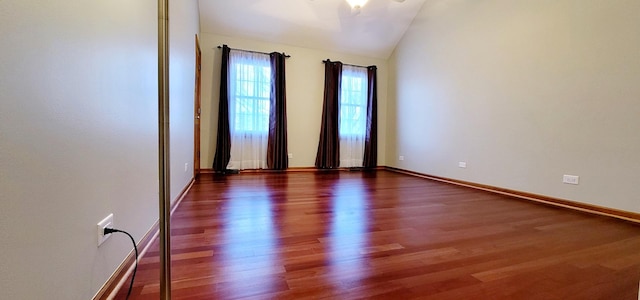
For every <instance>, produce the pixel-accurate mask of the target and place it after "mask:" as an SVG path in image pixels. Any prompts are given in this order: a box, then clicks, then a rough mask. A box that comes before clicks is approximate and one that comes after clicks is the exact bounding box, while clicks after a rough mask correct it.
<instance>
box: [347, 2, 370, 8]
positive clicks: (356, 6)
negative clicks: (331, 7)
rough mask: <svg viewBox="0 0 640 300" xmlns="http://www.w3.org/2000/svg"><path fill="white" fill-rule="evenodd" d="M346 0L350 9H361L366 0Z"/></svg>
mask: <svg viewBox="0 0 640 300" xmlns="http://www.w3.org/2000/svg"><path fill="white" fill-rule="evenodd" d="M347 2H348V3H349V5H351V8H352V9H361V8H362V7H363V6H364V5H365V4H366V3H367V0H347Z"/></svg>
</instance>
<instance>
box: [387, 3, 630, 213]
mask: <svg viewBox="0 0 640 300" xmlns="http://www.w3.org/2000/svg"><path fill="white" fill-rule="evenodd" d="M638 16H640V1H624V0H613V1H611V0H597V1H581V0H562V1H557V0H543V1H507V0H488V1H461V0H460V1H444V0H438V1H430V2H428V3H427V4H425V6H424V7H423V8H422V10H421V12H420V13H419V14H418V16H417V17H416V19H415V20H414V22H413V24H412V26H411V27H410V29H409V31H408V32H407V34H406V35H405V37H404V38H403V40H402V41H401V42H400V44H399V46H398V47H397V48H396V51H395V53H394V55H393V57H392V58H391V59H390V61H391V63H390V64H392V65H393V64H397V65H396V66H395V69H396V71H394V73H393V74H391V75H390V78H391V81H392V83H390V91H391V93H390V103H391V104H392V105H391V107H390V111H396V110H397V112H396V113H394V114H393V116H394V118H390V120H391V119H393V122H390V126H391V127H390V128H389V130H390V133H389V135H393V134H394V133H395V134H396V135H397V137H396V139H397V142H393V143H389V144H388V145H389V149H388V153H389V154H388V157H387V158H388V161H387V162H388V163H389V164H390V165H393V166H397V167H400V168H404V169H410V170H414V171H418V172H422V173H427V174H432V175H438V176H444V177H449V178H455V179H460V180H466V181H472V182H476V183H482V184H488V185H493V186H498V187H503V188H509V189H514V190H519V191H526V192H531V193H536V194H542V195H547V196H552V197H559V198H564V199H569V200H574V201H579V202H583V203H588V204H592V205H599V206H604V207H609V208H615V209H621V210H625V211H631V212H640V199H639V196H638V195H640V185H638V183H637V178H638V175H637V174H638V173H640V160H638V153H640V135H639V134H638V128H640V118H638V116H640V102H638V101H639V100H640V84H638V83H639V82H640V58H639V57H640V56H639V55H638V54H639V53H640V18H638ZM396 116H397V117H396ZM398 155H404V156H405V160H404V161H398V160H397V156H398ZM459 161H466V162H467V164H468V168H466V169H461V168H458V166H457V164H458V162H459ZM563 174H573V175H579V176H580V185H578V186H574V185H566V184H562V182H561V180H562V175H563Z"/></svg>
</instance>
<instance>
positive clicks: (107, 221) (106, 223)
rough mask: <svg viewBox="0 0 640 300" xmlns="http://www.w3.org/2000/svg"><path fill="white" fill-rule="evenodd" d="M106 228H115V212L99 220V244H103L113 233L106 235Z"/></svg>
mask: <svg viewBox="0 0 640 300" xmlns="http://www.w3.org/2000/svg"><path fill="white" fill-rule="evenodd" d="M105 228H113V214H109V215H108V216H107V217H106V218H104V219H102V221H100V222H98V246H100V245H102V243H104V241H106V240H107V239H108V238H109V237H110V236H111V235H110V234H107V235H104V229H105Z"/></svg>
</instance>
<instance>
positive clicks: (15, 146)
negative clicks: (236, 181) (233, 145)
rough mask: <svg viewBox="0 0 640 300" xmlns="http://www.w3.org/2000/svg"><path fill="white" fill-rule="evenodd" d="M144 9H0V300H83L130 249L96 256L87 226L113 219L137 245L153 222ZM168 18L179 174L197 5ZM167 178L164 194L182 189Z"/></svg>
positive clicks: (117, 240)
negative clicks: (182, 42)
mask: <svg viewBox="0 0 640 300" xmlns="http://www.w3.org/2000/svg"><path fill="white" fill-rule="evenodd" d="M174 2H175V1H174ZM156 5H157V4H156V2H155V1H123V0H111V1H90V2H88V1H80V0H68V1H36V0H4V1H0V47H1V49H2V51H1V53H2V55H0V97H1V101H0V190H1V191H2V192H1V193H0V197H1V200H0V203H1V204H0V205H1V206H2V207H1V209H0V228H2V230H0V240H1V241H2V242H1V244H0V245H1V246H0V248H1V249H0V253H2V255H0V269H1V270H2V272H0V290H1V291H2V298H6V299H90V298H91V297H92V296H93V295H94V294H95V293H96V292H97V291H98V289H99V288H100V287H101V286H102V285H103V284H104V283H105V281H106V280H107V279H108V278H109V276H110V275H111V274H112V272H113V271H114V270H115V269H116V267H117V266H118V265H119V264H120V263H121V262H122V261H123V259H124V258H125V256H126V255H127V254H128V253H129V251H130V250H131V244H130V241H129V240H128V238H126V236H113V237H111V238H110V239H109V240H108V241H106V242H105V243H104V244H103V245H102V246H101V247H100V248H98V247H97V246H96V239H97V237H96V231H97V229H96V223H97V222H98V221H100V220H101V219H102V218H104V217H105V216H107V215H108V214H109V213H114V215H115V224H116V226H117V227H118V228H121V229H123V230H127V231H129V232H130V233H131V234H132V235H133V236H134V237H135V238H136V239H137V240H139V239H140V238H141V237H142V236H143V235H144V234H145V233H146V232H147V231H148V230H149V229H150V228H151V226H152V224H153V223H154V222H155V221H156V220H157V218H158V206H157V189H158V187H157V176H158V171H157V168H158V167H157V126H158V124H157V33H156V30H157V10H156ZM172 8H174V9H175V11H176V12H179V14H176V15H175V16H174V18H173V19H172V22H173V24H179V26H178V27H177V28H180V29H177V30H176V28H172V34H173V35H174V36H175V37H176V39H177V40H185V41H187V42H188V44H187V46H182V45H181V46H178V45H176V44H172V45H173V47H172V50H174V51H173V54H172V65H173V67H174V69H173V70H172V71H171V79H172V80H175V81H176V84H172V97H173V99H176V100H175V102H174V103H172V109H173V110H174V111H173V112H172V120H173V121H174V123H172V127H171V132H172V134H174V137H173V143H172V146H173V149H172V150H173V153H172V159H173V158H175V160H176V164H180V163H181V162H182V161H187V159H188V157H187V154H186V153H189V154H188V156H189V157H191V156H192V153H191V151H192V149H193V146H191V145H193V141H192V140H191V141H189V138H190V137H191V136H192V132H193V131H192V129H189V128H187V125H185V123H186V122H187V121H186V120H187V119H189V120H190V119H191V117H192V114H193V112H192V111H191V110H192V109H193V46H192V45H193V35H194V34H195V33H196V32H197V30H198V27H197V26H198V20H197V3H196V2H195V1H180V4H178V5H175V4H174V5H173V6H172ZM189 47H190V48H189ZM187 48H189V49H187ZM183 60H184V61H183ZM174 62H175V63H174ZM189 76H190V77H189ZM181 78H182V79H183V80H184V81H185V82H184V83H182V82H180V79H181ZM189 80H191V82H190V83H189V86H190V89H188V88H187V87H186V86H187V81H189ZM183 111H189V115H186V113H184V112H183ZM191 122H192V121H191ZM191 124H193V123H191ZM185 141H188V142H185ZM182 142H184V143H183V144H181V143H182ZM178 170H180V172H182V170H183V167H182V168H178ZM176 174H177V175H174V176H173V177H172V179H173V184H172V186H173V189H174V191H173V193H172V194H174V195H175V194H176V193H177V192H179V190H181V189H182V187H183V186H184V185H185V184H186V182H188V180H187V177H188V176H186V175H182V174H181V173H180V174H178V173H176ZM175 190H178V191H177V192H176V191H175Z"/></svg>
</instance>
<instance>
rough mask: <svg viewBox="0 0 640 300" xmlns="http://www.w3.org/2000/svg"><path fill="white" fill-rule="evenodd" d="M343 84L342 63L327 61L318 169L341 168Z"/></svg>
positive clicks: (317, 156)
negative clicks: (341, 100)
mask: <svg viewBox="0 0 640 300" xmlns="http://www.w3.org/2000/svg"><path fill="white" fill-rule="evenodd" d="M341 84H342V63H341V62H331V61H329V60H327V61H325V64H324V104H323V107H322V125H321V127H320V142H319V143H318V154H317V155H316V167H317V168H319V169H331V168H337V167H339V166H340V136H339V133H338V116H339V115H340V111H339V109H340V106H339V105H340V86H341Z"/></svg>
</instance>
